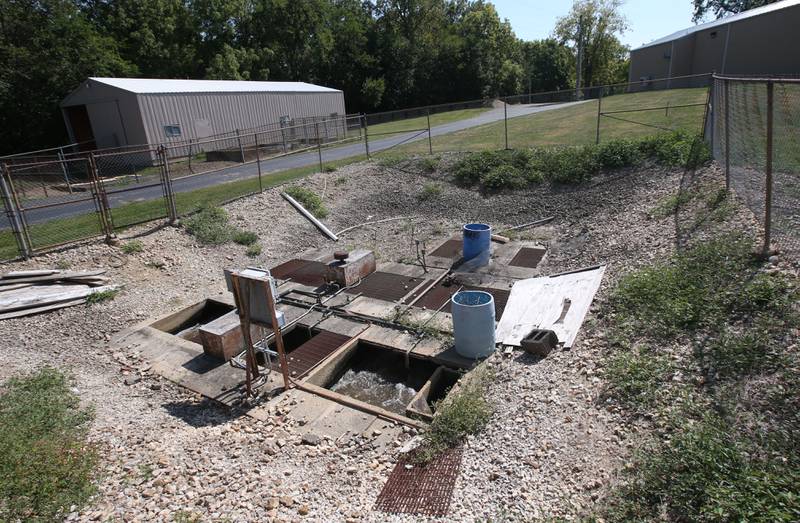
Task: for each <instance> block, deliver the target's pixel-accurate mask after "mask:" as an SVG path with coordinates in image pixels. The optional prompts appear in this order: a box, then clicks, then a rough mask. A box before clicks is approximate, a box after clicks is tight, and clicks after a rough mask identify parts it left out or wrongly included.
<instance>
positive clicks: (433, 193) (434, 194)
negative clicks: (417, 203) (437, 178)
mask: <svg viewBox="0 0 800 523" xmlns="http://www.w3.org/2000/svg"><path fill="white" fill-rule="evenodd" d="M441 195H442V186H441V185H439V184H438V183H433V182H428V183H426V184H425V185H423V186H422V191H421V192H420V193H419V199H420V200H431V199H434V198H438V197H439V196H441Z"/></svg>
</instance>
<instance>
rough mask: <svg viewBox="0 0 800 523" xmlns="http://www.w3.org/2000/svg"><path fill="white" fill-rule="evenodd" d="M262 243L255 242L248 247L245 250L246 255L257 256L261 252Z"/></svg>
mask: <svg viewBox="0 0 800 523" xmlns="http://www.w3.org/2000/svg"><path fill="white" fill-rule="evenodd" d="M261 250H262V249H261V244H260V243H253V244H252V245H250V246H248V247H247V250H246V251H244V253H245V254H246V255H248V256H249V257H251V258H255V257H256V256H258V255H259V254H261Z"/></svg>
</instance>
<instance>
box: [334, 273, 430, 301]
mask: <svg viewBox="0 0 800 523" xmlns="http://www.w3.org/2000/svg"><path fill="white" fill-rule="evenodd" d="M423 281H425V280H424V279H423V278H412V277H411V276H403V275H402V274H393V273H391V272H381V271H376V272H373V273H372V274H370V275H369V276H367V277H366V278H364V279H363V280H361V283H359V284H358V285H356V286H354V287H353V288H351V289H347V290H346V291H345V292H346V293H348V294H362V295H364V296H367V297H369V298H375V299H376V300H384V301H398V300H399V299H400V298H402V297H403V296H405V295H406V294H408V293H410V292H411V291H412V290H413V289H415V288H416V287H418V286H419V285H420V284H421V283H422V282H423Z"/></svg>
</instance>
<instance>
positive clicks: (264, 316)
mask: <svg viewBox="0 0 800 523" xmlns="http://www.w3.org/2000/svg"><path fill="white" fill-rule="evenodd" d="M224 272H225V283H226V285H227V286H228V290H229V291H231V292H233V278H232V277H231V276H232V275H234V274H235V275H236V276H238V277H239V287H240V288H239V291H240V292H241V293H243V294H246V293H249V294H250V300H249V301H250V306H249V309H250V321H251V322H255V323H260V324H262V325H270V326H271V325H272V318H271V317H270V314H269V308H268V307H267V291H266V289H265V288H264V283H265V282H266V283H267V284H268V285H269V286H270V288H271V289H272V297H273V303H276V302H275V300H276V299H277V297H278V287H277V286H276V285H275V279H274V278H273V277H272V276H271V275H270V273H269V271H268V270H266V269H258V268H255V267H248V268H246V269H245V270H243V271H229V270H227V269H226V270H225V271H224ZM245 286H246V287H245ZM275 312H276V315H277V317H278V326H279V327H283V326H284V325H286V317H285V316H284V314H283V311H279V310H276V311H275Z"/></svg>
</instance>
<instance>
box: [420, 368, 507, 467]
mask: <svg viewBox="0 0 800 523" xmlns="http://www.w3.org/2000/svg"><path fill="white" fill-rule="evenodd" d="M490 381H491V372H490V371H489V369H488V368H487V366H486V365H485V364H484V365H482V366H481V367H478V368H477V369H475V370H474V371H473V372H471V373H470V374H467V375H466V376H464V377H463V378H462V379H461V381H460V382H459V387H458V389H457V390H455V391H454V392H452V393H450V394H449V395H448V396H447V397H446V398H445V399H443V400H440V401H439V402H437V403H436V405H435V411H436V415H435V416H434V417H433V421H432V422H431V425H430V427H429V428H428V431H427V432H426V433H425V436H424V440H423V442H422V444H421V445H420V446H419V448H418V449H417V451H416V454H415V459H416V460H417V461H418V462H421V463H427V462H428V461H430V460H431V459H433V458H434V457H436V456H437V455H439V454H441V453H442V452H443V451H445V450H447V449H448V448H451V447H454V446H455V445H458V444H459V443H461V442H462V441H463V440H464V438H466V437H467V436H468V435H470V434H476V433H477V432H479V431H480V430H481V429H483V427H485V426H486V424H487V423H488V422H489V418H490V417H491V415H492V409H491V405H490V404H489V402H488V401H487V399H486V388H487V386H488V384H489V382H490Z"/></svg>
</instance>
